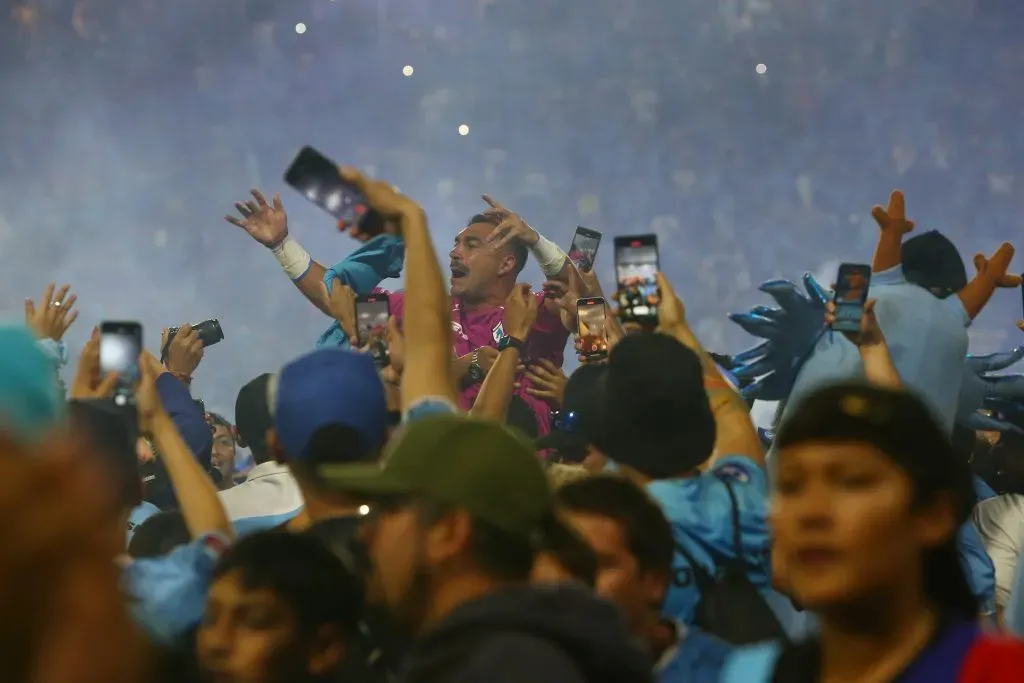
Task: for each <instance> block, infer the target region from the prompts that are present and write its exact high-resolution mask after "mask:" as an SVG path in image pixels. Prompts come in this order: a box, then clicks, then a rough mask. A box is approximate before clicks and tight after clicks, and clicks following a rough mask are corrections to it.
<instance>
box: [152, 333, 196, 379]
mask: <svg viewBox="0 0 1024 683" xmlns="http://www.w3.org/2000/svg"><path fill="white" fill-rule="evenodd" d="M168 333H169V330H168V329H167V328H164V330H163V332H162V333H161V335H160V348H161V349H166V350H167V361H166V365H167V369H168V370H170V371H171V372H173V373H175V374H177V375H184V376H185V377H191V376H192V374H193V373H194V372H195V371H196V368H197V367H199V363H200V362H201V361H202V360H203V353H204V352H205V350H206V347H205V346H204V345H203V340H202V339H201V338H200V337H199V333H198V332H196V331H195V330H194V329H192V325H190V324H189V323H185V324H184V325H182V326H181V327H179V328H178V331H177V333H176V334H175V335H174V338H173V339H171V342H170V344H168V343H167V336H168Z"/></svg>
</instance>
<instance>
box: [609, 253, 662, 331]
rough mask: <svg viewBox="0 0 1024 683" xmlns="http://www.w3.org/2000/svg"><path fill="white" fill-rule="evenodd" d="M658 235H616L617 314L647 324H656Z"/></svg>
mask: <svg viewBox="0 0 1024 683" xmlns="http://www.w3.org/2000/svg"><path fill="white" fill-rule="evenodd" d="M658 267H659V265H658V236H657V235H626V236H624V237H616V238H615V279H616V280H617V282H618V292H617V295H616V296H617V298H618V301H619V317H620V318H621V319H622V321H623V322H633V323H639V324H641V325H644V326H646V327H652V326H655V325H657V324H658V304H659V303H661V293H660V292H659V291H658V281H657V279H656V278H655V275H656V274H657V273H658Z"/></svg>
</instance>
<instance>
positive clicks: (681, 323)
mask: <svg viewBox="0 0 1024 683" xmlns="http://www.w3.org/2000/svg"><path fill="white" fill-rule="evenodd" d="M657 277H658V287H659V288H660V289H661V305H660V306H659V307H658V317H659V320H660V327H659V331H660V332H662V333H664V334H669V335H672V336H673V337H675V338H676V339H678V340H679V341H680V342H681V343H682V344H683V345H685V346H687V347H688V348H689V349H690V350H692V351H693V352H694V353H696V354H697V356H698V357H699V358H700V363H701V368H702V369H703V371H704V390H705V391H707V394H708V401H709V402H710V404H711V412H712V413H713V414H714V417H715V427H716V429H717V437H716V439H715V452H714V455H713V456H712V457H711V458H709V459H708V461H707V462H706V463H704V469H707V468H710V467H711V466H713V465H714V462H715V460H716V459H717V458H719V457H721V456H725V455H745V456H746V457H748V458H750V459H751V460H753V461H754V462H756V463H757V464H758V465H760V466H761V467H764V465H765V453H764V448H763V447H762V446H761V440H760V438H758V436H757V428H756V427H754V423H753V421H752V420H751V419H750V407H749V406H748V405H747V402H746V400H744V398H743V397H742V396H741V395H740V393H739V391H738V390H737V389H736V387H734V386H733V385H732V384H731V383H730V382H729V381H728V380H727V379H726V378H725V377H723V376H722V373H721V371H720V370H719V369H718V365H717V364H716V363H715V361H714V360H713V359H712V358H711V355H710V354H709V353H708V352H707V351H705V350H704V347H703V346H701V344H700V342H699V341H698V340H697V337H696V335H694V334H693V331H692V330H691V329H690V326H689V325H688V324H687V322H686V312H685V309H684V308H683V304H682V302H681V301H680V300H679V297H677V296H676V293H675V291H674V290H673V289H672V285H671V284H670V283H669V281H668V279H667V278H666V277H665V276H664V275H662V274H661V273H658V276H657Z"/></svg>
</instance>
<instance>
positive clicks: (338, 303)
mask: <svg viewBox="0 0 1024 683" xmlns="http://www.w3.org/2000/svg"><path fill="white" fill-rule="evenodd" d="M320 292H321V300H323V301H326V302H327V310H328V311H329V312H330V314H331V317H332V318H334V319H335V320H337V321H338V325H339V326H340V327H341V329H342V331H343V332H344V333H345V336H347V337H348V340H349V343H350V344H352V346H355V345H356V344H357V341H356V338H357V337H358V330H357V329H356V293H355V292H354V291H353V290H352V288H351V287H349V286H348V285H343V284H341V280H339V279H337V278H335V280H334V282H332V283H331V286H330V287H328V286H327V283H326V282H321V283H320Z"/></svg>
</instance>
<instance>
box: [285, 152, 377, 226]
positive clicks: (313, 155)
mask: <svg viewBox="0 0 1024 683" xmlns="http://www.w3.org/2000/svg"><path fill="white" fill-rule="evenodd" d="M284 181H285V182H286V183H288V184H289V185H291V186H292V187H293V188H295V189H296V190H298V191H299V192H300V193H301V194H302V196H303V197H305V198H306V199H308V200H309V201H311V202H313V203H314V204H316V205H317V206H319V207H320V208H321V209H323V210H324V211H326V212H327V213H329V214H331V215H332V216H334V217H335V218H336V219H337V220H338V221H341V222H343V223H344V224H345V225H346V226H348V227H351V226H358V227H359V231H360V232H363V233H367V234H374V235H375V234H377V233H379V232H381V231H382V230H383V227H384V220H383V218H382V217H381V216H380V214H378V213H377V212H376V211H374V210H372V209H371V208H370V205H369V203H368V202H367V201H366V197H364V196H363V194H362V192H360V191H359V189H358V188H356V187H355V186H354V185H352V184H351V183H347V182H345V181H344V180H342V179H341V176H340V175H339V174H338V164H336V163H334V162H333V161H331V160H330V159H328V158H327V157H326V156H324V155H323V154H321V153H320V152H318V151H316V150H315V149H313V148H312V147H309V146H306V147H303V148H302V149H301V150H299V153H298V154H296V155H295V159H294V160H293V161H292V163H291V165H290V166H289V167H288V170H287V171H285V173H284Z"/></svg>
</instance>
